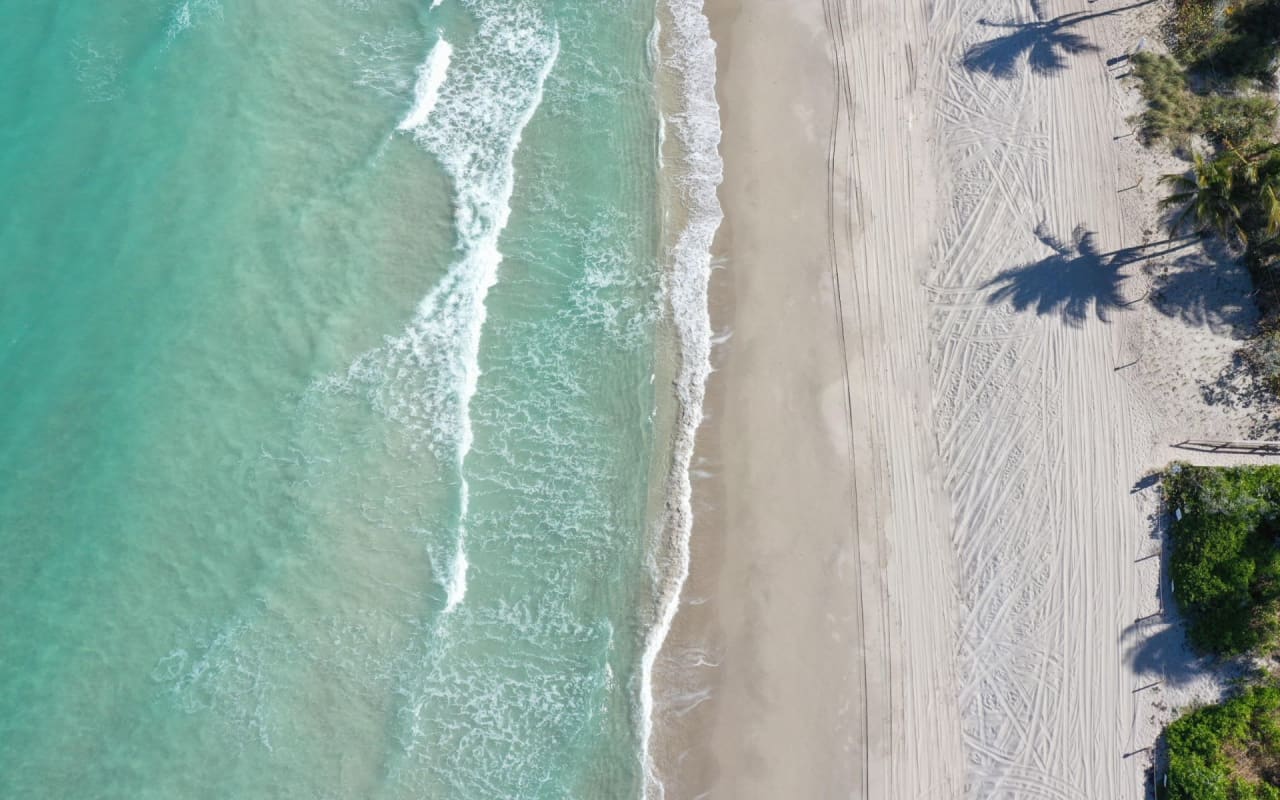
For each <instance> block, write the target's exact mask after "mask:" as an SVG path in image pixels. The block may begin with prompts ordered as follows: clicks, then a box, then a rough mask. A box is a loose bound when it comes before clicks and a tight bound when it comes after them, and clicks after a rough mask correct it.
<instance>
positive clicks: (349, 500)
mask: <svg viewBox="0 0 1280 800" xmlns="http://www.w3.org/2000/svg"><path fill="white" fill-rule="evenodd" d="M700 6H701V4H700V2H696V1H690V0H661V2H660V4H655V0H620V2H614V3H607V4H606V3H599V2H584V1H583V0H451V1H450V2H442V0H377V2H375V1H374V0H323V1H322V0H298V4H296V5H294V6H291V7H290V8H289V11H288V13H282V11H281V10H280V9H278V8H275V7H273V6H269V5H268V6H263V5H261V4H259V5H257V6H254V5H245V4H237V3H234V2H230V1H229V0H221V1H220V2H219V0H182V1H181V2H171V1H170V0H166V2H162V3H156V2H154V1H153V0H122V2H121V3H114V4H110V7H99V6H94V5H93V4H89V5H83V6H82V7H74V8H73V7H66V6H62V7H53V6H49V7H45V6H40V5H39V4H37V5H35V6H32V5H31V4H28V3H23V4H21V5H19V4H18V3H17V2H16V0H0V15H3V17H2V18H3V19H4V20H5V21H6V23H7V24H6V25H5V26H0V30H3V33H0V37H3V42H2V43H3V45H4V46H3V47H0V62H2V63H0V66H2V67H3V70H0V113H3V114H4V115H5V118H6V119H12V120H20V121H21V124H18V125H15V126H14V127H13V129H12V130H11V132H10V137H9V139H8V140H7V144H6V148H5V149H4V150H3V151H0V182H2V188H3V189H4V190H5V196H6V197H9V198H11V202H10V207H9V209H8V210H7V216H5V217H4V218H3V219H0V246H2V247H3V250H4V252H5V253H6V254H8V258H6V259H4V260H3V261H2V262H0V271H2V272H3V275H2V277H3V279H4V285H5V287H6V292H5V293H4V294H3V295H0V305H3V309H2V310H3V312H4V313H3V314H0V442H4V443H5V446H4V447H3V448H0V539H3V545H4V546H5V552H6V560H5V563H4V565H3V566H0V614H3V615H4V616H3V618H4V619H6V620H9V621H10V623H11V624H10V625H9V626H8V627H7V628H6V634H5V658H3V659H0V796H3V797H103V798H116V797H118V798H130V800H134V799H135V798H157V799H158V798H165V799H166V800H167V799H168V798H174V797H201V796H211V797H212V796H216V797H236V798H259V797H261V798H268V797H270V798H308V799H309V800H310V799H312V798H335V799H336V798H375V799H377V798H388V799H391V798H423V797H432V798H495V797H513V798H514V797H532V798H582V797H609V798H613V797H642V796H645V795H650V796H661V793H662V788H661V784H660V781H658V780H657V778H656V776H655V775H654V773H653V771H652V769H651V764H650V757H649V750H648V742H649V738H650V736H651V733H652V731H651V730H650V728H651V725H650V716H651V709H652V705H653V697H652V694H653V687H652V682H651V678H650V669H651V667H652V664H653V661H654V658H655V657H656V654H657V652H658V649H659V647H660V646H661V643H662V639H663V637H664V636H665V634H666V630H667V628H668V627H669V625H670V622H671V618H672V616H673V615H674V613H675V602H676V598H677V596H678V592H679V588H680V585H681V583H682V581H683V580H684V576H685V575H686V574H687V570H688V532H689V481H688V465H689V459H690V454H691V450H692V444H693V435H694V431H695V430H696V428H697V425H698V423H699V421H700V420H701V403H702V394H703V384H704V382H705V379H706V375H707V373H708V371H709V362H708V355H709V348H710V325H709V320H708V316H707V307H706V284H707V276H708V270H709V255H708V251H709V247H710V241H711V236H712V235H713V233H714V230H715V228H716V226H717V224H718V222H719V219H720V212H719V207H718V205H717V204H716V198H715V189H716V185H717V184H718V182H719V176H720V163H719V159H718V157H717V155H716V146H717V143H718V139H719V126H718V117H717V109H716V106H715V98H714V91H713V89H714V51H713V49H712V45H711V42H710V39H709V36H708V32H707V25H706V21H705V19H704V18H703V16H702V14H701V8H700ZM660 86H666V87H674V89H675V92H674V97H669V96H667V95H666V94H665V93H664V92H663V91H660V90H659V87H660ZM666 132H670V133H672V134H673V135H672V136H671V137H670V138H669V139H668V138H667V137H666ZM655 142H659V143H660V144H659V151H655ZM672 365H674V366H672ZM673 370H674V372H673ZM669 373H671V374H670V377H671V378H672V379H674V385H675V391H674V392H672V391H671V388H670V387H671V386H672V381H670V380H656V378H655V376H657V375H663V376H664V377H666V376H668V374H669ZM668 499H670V501H671V502H668ZM669 509H670V510H669Z"/></svg>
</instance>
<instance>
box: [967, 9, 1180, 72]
mask: <svg viewBox="0 0 1280 800" xmlns="http://www.w3.org/2000/svg"><path fill="white" fill-rule="evenodd" d="M1153 2H1155V0H1142V2H1139V3H1134V4H1132V5H1128V6H1123V7H1121V8H1113V9H1110V10H1108V11H1097V12H1094V13H1092V14H1086V13H1083V12H1074V13H1071V14H1063V15H1062V16H1060V17H1055V18H1054V19H1048V20H1046V19H1043V17H1042V14H1041V11H1040V4H1039V3H1038V2H1036V1H1035V0H1032V8H1033V10H1034V11H1035V14H1036V17H1037V18H1036V20H1035V21H1033V22H991V21H989V20H985V19H982V20H978V22H979V24H982V25H986V26H988V27H992V28H1009V29H1011V30H1012V32H1011V33H1008V34H1005V35H1004V36H999V37H997V38H995V39H990V40H988V41H985V42H979V43H978V44H975V45H973V46H972V47H970V48H969V49H968V50H967V51H966V52H965V54H964V66H965V68H966V69H968V70H969V71H970V72H982V73H985V74H987V75H990V76H992V77H994V78H1001V79H1004V80H1008V79H1010V78H1013V77H1015V76H1016V75H1017V74H1018V65H1019V64H1020V63H1021V62H1022V59H1023V58H1024V57H1025V58H1026V59H1027V63H1028V66H1030V68H1031V71H1032V73H1034V74H1037V75H1053V74H1056V73H1059V72H1061V71H1063V70H1064V69H1066V68H1067V56H1069V55H1078V54H1080V53H1092V52H1097V51H1098V50H1099V49H1100V48H1099V47H1098V46H1097V45H1095V44H1093V43H1092V42H1090V41H1089V40H1088V39H1087V38H1085V37H1084V36H1083V35H1081V34H1079V33H1076V32H1075V31H1073V30H1071V28H1072V26H1075V25H1079V24H1080V23H1082V22H1085V21H1087V20H1091V19H1096V18H1098V17H1105V16H1107V15H1109V14H1118V13H1120V12H1121V11H1127V10H1129V9H1132V8H1137V7H1139V6H1145V5H1147V4H1149V3H1153Z"/></svg>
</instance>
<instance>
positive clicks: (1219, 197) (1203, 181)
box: [1160, 153, 1249, 244]
mask: <svg viewBox="0 0 1280 800" xmlns="http://www.w3.org/2000/svg"><path fill="white" fill-rule="evenodd" d="M1241 172H1242V167H1241V166H1240V164H1238V163H1236V162H1235V161H1234V160H1232V159H1228V158H1226V157H1225V156H1224V157H1219V158H1215V159H1213V160H1212V161H1208V160H1206V159H1205V158H1204V156H1202V155H1200V154H1199V153H1196V155H1195V163H1194V164H1193V165H1192V168H1191V174H1190V175H1189V176H1188V175H1177V174H1175V175H1165V176H1163V177H1162V178H1160V183H1162V184H1165V185H1167V186H1169V187H1171V188H1172V189H1173V192H1172V193H1171V194H1170V195H1169V196H1168V197H1166V198H1165V199H1163V200H1161V201H1160V207H1161V208H1179V207H1180V208H1181V209H1182V210H1181V211H1180V212H1178V214H1177V215H1175V216H1174V218H1173V220H1172V221H1171V222H1170V224H1169V232H1170V234H1173V235H1176V234H1177V233H1178V231H1180V230H1182V229H1183V228H1184V227H1185V226H1186V225H1187V223H1189V222H1190V223H1193V224H1194V226H1195V230H1197V231H1214V232H1215V233H1217V234H1219V235H1220V236H1222V238H1224V239H1227V240H1233V239H1234V240H1236V241H1239V242H1240V243H1245V244H1247V243H1248V241H1249V236H1248V234H1246V233H1245V229H1244V226H1243V225H1241V224H1240V220H1241V213H1240V205H1239V203H1238V202H1237V199H1238V196H1239V192H1240V189H1241V188H1242V184H1247V183H1248V179H1247V176H1246V175H1242V174H1241Z"/></svg>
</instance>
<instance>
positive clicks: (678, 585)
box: [639, 0, 724, 798]
mask: <svg viewBox="0 0 1280 800" xmlns="http://www.w3.org/2000/svg"><path fill="white" fill-rule="evenodd" d="M702 6H703V3H702V0H660V1H659V3H658V4H657V7H656V9H655V19H654V30H653V34H652V39H651V41H652V42H653V45H652V49H653V53H652V56H653V57H654V58H655V76H656V79H657V81H658V98H659V99H658V109H657V110H658V120H659V126H660V127H659V141H658V146H657V155H658V164H659V173H660V179H659V183H660V185H662V186H663V189H662V197H663V203H662V206H663V211H664V214H663V252H664V262H665V265H666V269H665V279H664V292H665V294H666V296H667V298H668V309H669V311H670V314H671V321H672V324H671V326H670V330H669V331H668V335H669V336H670V337H671V338H672V340H673V341H671V343H670V344H671V345H672V348H671V349H672V350H673V351H674V353H673V355H674V358H673V361H674V363H671V364H665V363H664V364H660V365H659V369H658V370H657V373H656V374H661V376H662V378H663V379H664V381H663V382H664V383H665V382H666V380H667V379H669V380H670V381H671V384H672V386H673V387H674V395H675V398H674V404H673V405H672V406H671V407H670V408H668V409H666V410H665V411H664V410H663V409H659V414H658V419H659V425H660V429H665V428H666V427H667V426H668V425H669V427H670V435H671V440H670V441H671V449H670V462H669V464H668V467H667V469H666V471H665V474H663V475H662V479H663V480H662V485H663V492H662V494H661V500H662V506H661V508H662V511H661V513H659V514H658V515H657V516H656V522H657V525H656V528H657V530H655V531H654V534H653V538H654V540H655V543H654V546H653V549H652V551H651V552H653V553H654V554H655V556H656V559H655V561H654V562H653V564H652V571H653V573H654V578H655V585H656V586H657V588H658V596H657V608H656V619H655V620H654V622H653V623H652V624H651V626H650V628H649V630H648V632H647V634H646V636H645V642H644V648H643V653H642V657H641V665H640V710H639V713H640V720H641V731H640V742H641V752H640V764H641V769H642V772H643V779H644V786H643V792H644V796H645V797H646V798H662V797H664V795H665V788H664V783H663V780H662V778H661V776H660V774H659V770H658V768H657V766H656V763H655V759H654V756H653V754H652V749H651V748H652V740H653V736H654V727H655V712H654V702H655V701H654V682H655V674H654V673H655V668H656V662H657V660H658V658H659V656H660V653H661V652H662V650H663V648H664V647H665V645H666V642H667V638H668V635H669V633H670V630H671V626H672V621H673V619H674V618H675V616H676V613H677V611H678V609H679V604H680V597H681V594H682V593H683V591H684V587H685V583H686V581H687V579H688V575H689V563H690V553H689V547H690V538H691V535H692V525H693V515H692V503H691V501H692V494H693V491H692V486H691V473H690V470H691V467H692V459H693V454H694V447H695V440H696V437H697V436H698V431H699V428H701V427H702V422H703V419H704V402H705V394H706V385H707V377H708V375H709V374H710V372H711V348H712V343H713V337H712V328H711V318H710V303H709V301H708V296H707V292H708V283H709V279H710V272H711V260H712V243H713V240H714V237H715V236H716V231H717V229H718V228H719V227H720V225H721V223H722V221H723V216H724V215H723V210H722V208H721V206H720V202H719V197H718V194H717V192H718V187H719V185H720V182H721V180H722V177H723V161H722V160H721V158H720V153H719V145H720V139H721V127H720V110H719V107H718V105H717V103H716V92H715V86H716V74H717V73H716V59H715V44H714V43H713V42H712V40H711V37H710V32H709V30H708V22H707V19H706V17H705V16H704V15H703V8H702ZM668 132H670V134H672V135H668ZM668 155H670V156H671V157H670V158H668ZM655 377H656V375H655ZM668 414H669V415H670V419H669V420H668V419H667V416H668Z"/></svg>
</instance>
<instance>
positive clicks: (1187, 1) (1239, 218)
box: [1132, 0, 1280, 393]
mask: <svg viewBox="0 0 1280 800" xmlns="http://www.w3.org/2000/svg"><path fill="white" fill-rule="evenodd" d="M1167 34H1168V36H1167V38H1168V42H1169V49H1170V52H1171V55H1161V54H1157V53H1151V52H1139V53H1136V54H1134V56H1133V57H1132V64H1133V75H1134V76H1135V77H1136V78H1137V79H1138V81H1139V86H1140V89H1141V92H1142V96H1143V98H1144V100H1145V101H1146V105H1147V108H1146V110H1145V111H1143V112H1142V114H1140V115H1139V117H1138V119H1137V120H1136V122H1137V125H1138V132H1139V134H1140V136H1141V137H1142V139H1143V141H1144V142H1145V143H1147V144H1149V145H1150V144H1155V143H1165V144H1167V145H1168V146H1169V147H1171V148H1172V149H1173V150H1174V152H1176V153H1179V154H1180V155H1182V156H1183V157H1185V158H1186V159H1187V160H1188V161H1189V162H1190V163H1189V165H1188V169H1187V171H1186V172H1184V173H1180V174H1172V175H1166V176H1164V177H1163V178H1162V180H1161V182H1162V183H1163V184H1164V185H1165V186H1166V187H1167V188H1168V191H1169V194H1168V195H1167V197H1165V199H1164V200H1163V202H1162V204H1161V205H1162V208H1163V209H1164V210H1165V211H1167V212H1168V214H1169V216H1168V222H1169V227H1170V229H1171V230H1172V231H1174V232H1177V231H1184V230H1194V231H1197V232H1200V233H1203V234H1206V235H1209V234H1213V235H1217V236H1219V237H1221V238H1222V239H1223V240H1224V241H1225V242H1227V244H1228V245H1229V246H1230V247H1231V248H1232V250H1233V251H1234V252H1236V253H1238V254H1239V255H1241V256H1242V258H1243V260H1244V263H1245V264H1246V265H1247V266H1248V268H1249V271H1250V274H1251V275H1252V276H1253V280H1254V285H1255V288H1256V290H1257V292H1256V295H1255V297H1256V299H1257V302H1258V308H1259V310H1260V311H1261V312H1262V335H1261V336H1259V337H1256V338H1255V339H1254V340H1253V341H1252V342H1251V343H1250V344H1249V346H1248V347H1247V348H1246V350H1245V353H1244V355H1245V356H1246V359H1247V361H1248V362H1249V363H1250V364H1252V366H1253V367H1254V371H1255V372H1256V373H1257V374H1258V375H1259V377H1260V378H1261V379H1262V381H1263V382H1264V383H1265V384H1267V385H1268V386H1270V388H1271V389H1272V390H1273V391H1275V392H1277V393H1280V135H1278V134H1277V103H1276V94H1275V93H1276V88H1277V64H1278V63H1280V0H1229V1H1228V2H1223V0H1178V2H1177V3H1176V6H1175V11H1174V14H1173V15H1172V17H1171V18H1170V20H1169V22H1168V29H1167Z"/></svg>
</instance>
